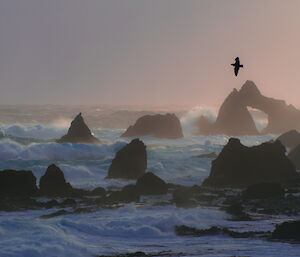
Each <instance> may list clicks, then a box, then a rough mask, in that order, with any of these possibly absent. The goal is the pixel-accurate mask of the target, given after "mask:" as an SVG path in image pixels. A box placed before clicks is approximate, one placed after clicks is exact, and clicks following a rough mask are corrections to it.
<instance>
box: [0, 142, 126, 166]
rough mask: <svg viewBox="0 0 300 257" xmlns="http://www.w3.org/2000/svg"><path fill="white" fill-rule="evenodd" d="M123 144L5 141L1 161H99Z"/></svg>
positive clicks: (1, 150) (0, 145)
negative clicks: (23, 143) (22, 142)
mask: <svg viewBox="0 0 300 257" xmlns="http://www.w3.org/2000/svg"><path fill="white" fill-rule="evenodd" d="M124 145H125V143H123V142H116V143H114V144H101V145H97V144H71V143H61V144H59V143H55V142H49V143H33V144H30V145H22V144H19V143H17V142H15V141H12V140H9V139H5V140H2V141H0V160H11V159H22V160H51V161H73V160H98V159H104V158H106V157H111V156H112V155H113V154H114V152H115V149H120V148H121V147H122V146H124Z"/></svg>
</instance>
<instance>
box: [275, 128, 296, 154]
mask: <svg viewBox="0 0 300 257" xmlns="http://www.w3.org/2000/svg"><path fill="white" fill-rule="evenodd" d="M277 140H279V141H280V142H281V143H282V144H283V145H284V146H285V147H287V148H289V149H291V150H292V149H294V148H295V147H296V146H297V145H299V144H300V133H298V131H297V130H295V129H293V130H290V131H288V132H286V133H283V134H282V135H280V136H279V137H278V138H277Z"/></svg>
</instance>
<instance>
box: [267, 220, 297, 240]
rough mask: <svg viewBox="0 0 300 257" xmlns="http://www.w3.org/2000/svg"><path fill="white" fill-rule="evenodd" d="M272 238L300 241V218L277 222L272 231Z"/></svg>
mask: <svg viewBox="0 0 300 257" xmlns="http://www.w3.org/2000/svg"><path fill="white" fill-rule="evenodd" d="M272 238H274V239H281V240H296V241H300V220H296V221H287V222H283V223H281V224H277V225H276V228H275V230H274V231H273V233H272Z"/></svg>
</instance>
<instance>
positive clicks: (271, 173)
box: [203, 138, 299, 187]
mask: <svg viewBox="0 0 300 257" xmlns="http://www.w3.org/2000/svg"><path fill="white" fill-rule="evenodd" d="M298 177H299V175H298V174H297V172H296V170H295V167H294V165H293V164H292V163H291V161H290V160H289V159H288V158H287V157H286V155H285V147H284V146H283V145H282V144H281V143H280V142H279V141H275V142H267V143H263V144H261V145H258V146H252V147H247V146H244V145H242V144H241V143H240V140H239V139H236V138H230V139H229V141H228V143H227V144H226V145H225V146H224V148H223V149H222V151H221V153H220V154H219V156H218V157H217V158H216V159H215V160H213V161H212V167H211V171H210V175H209V177H208V178H207V179H206V180H205V181H204V182H203V185H205V186H217V187H218V186H221V187H222V186H223V187H224V186H233V187H247V186H250V185H253V184H256V183H260V182H274V183H285V182H288V181H289V180H293V179H297V178H298Z"/></svg>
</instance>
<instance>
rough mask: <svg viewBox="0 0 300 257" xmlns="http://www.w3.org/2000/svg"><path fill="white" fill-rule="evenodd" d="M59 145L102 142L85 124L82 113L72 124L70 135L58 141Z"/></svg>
mask: <svg viewBox="0 0 300 257" xmlns="http://www.w3.org/2000/svg"><path fill="white" fill-rule="evenodd" d="M56 142H57V143H65V142H67V143H75V144H76V143H85V144H99V143H100V140H99V139H97V138H96V137H94V136H93V135H92V132H91V130H90V129H89V128H88V126H87V125H86V124H85V122H84V120H83V118H82V116H81V113H79V114H78V115H77V116H76V117H75V119H74V120H73V121H72V122H71V126H70V128H69V130H68V133H67V134H66V135H64V136H63V137H62V138H60V139H58V140H57V141H56Z"/></svg>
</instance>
